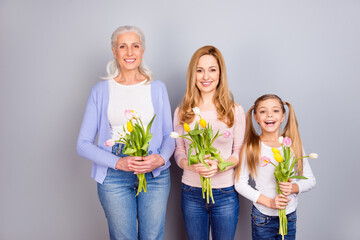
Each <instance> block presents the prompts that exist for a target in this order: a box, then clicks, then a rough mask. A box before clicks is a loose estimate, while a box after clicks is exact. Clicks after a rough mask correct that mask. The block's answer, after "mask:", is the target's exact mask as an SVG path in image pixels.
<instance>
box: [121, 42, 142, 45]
mask: <svg viewBox="0 0 360 240" xmlns="http://www.w3.org/2000/svg"><path fill="white" fill-rule="evenodd" d="M128 43H130V44H134V43H136V44H140V45H141V42H121V43H118V45H120V44H128Z"/></svg>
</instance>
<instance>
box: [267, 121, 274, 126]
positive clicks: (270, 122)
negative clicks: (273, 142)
mask: <svg viewBox="0 0 360 240" xmlns="http://www.w3.org/2000/svg"><path fill="white" fill-rule="evenodd" d="M265 124H266V125H267V126H274V125H275V121H272V120H269V121H265Z"/></svg>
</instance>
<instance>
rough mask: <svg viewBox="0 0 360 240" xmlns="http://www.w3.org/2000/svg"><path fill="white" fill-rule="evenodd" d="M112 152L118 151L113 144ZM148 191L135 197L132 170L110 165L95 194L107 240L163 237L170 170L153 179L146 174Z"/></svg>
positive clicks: (119, 154) (135, 179) (116, 152)
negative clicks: (106, 226)
mask: <svg viewBox="0 0 360 240" xmlns="http://www.w3.org/2000/svg"><path fill="white" fill-rule="evenodd" d="M113 153H114V154H116V155H118V156H124V155H122V154H121V153H119V149H116V146H115V147H113ZM145 178H146V181H147V192H146V193H145V192H141V193H139V195H138V196H137V197H136V196H135V195H136V192H137V186H138V180H137V176H136V174H134V172H126V171H121V170H114V169H111V168H109V169H108V171H107V175H106V178H105V180H104V182H103V184H100V183H98V185H97V186H98V195H99V199H100V202H101V205H102V207H103V209H104V212H105V215H106V218H107V221H108V225H109V233H110V239H129V240H134V239H141V240H143V239H144V240H145V239H149V240H150V239H151V240H154V239H156V240H157V239H158V240H160V239H163V235H164V226H165V213H166V205H167V201H168V197H169V192H170V170H169V169H166V170H164V171H162V172H161V174H160V175H159V176H158V177H156V178H154V177H153V176H152V174H151V173H146V174H145Z"/></svg>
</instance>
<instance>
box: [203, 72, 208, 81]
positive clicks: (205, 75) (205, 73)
mask: <svg viewBox="0 0 360 240" xmlns="http://www.w3.org/2000/svg"><path fill="white" fill-rule="evenodd" d="M203 79H204V80H207V79H209V74H208V72H207V71H204V76H203Z"/></svg>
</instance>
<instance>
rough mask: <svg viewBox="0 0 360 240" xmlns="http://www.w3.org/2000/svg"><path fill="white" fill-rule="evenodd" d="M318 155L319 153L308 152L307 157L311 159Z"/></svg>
mask: <svg viewBox="0 0 360 240" xmlns="http://www.w3.org/2000/svg"><path fill="white" fill-rule="evenodd" d="M318 157H319V155H318V154H317V153H310V154H309V158H311V159H317V158H318Z"/></svg>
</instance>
